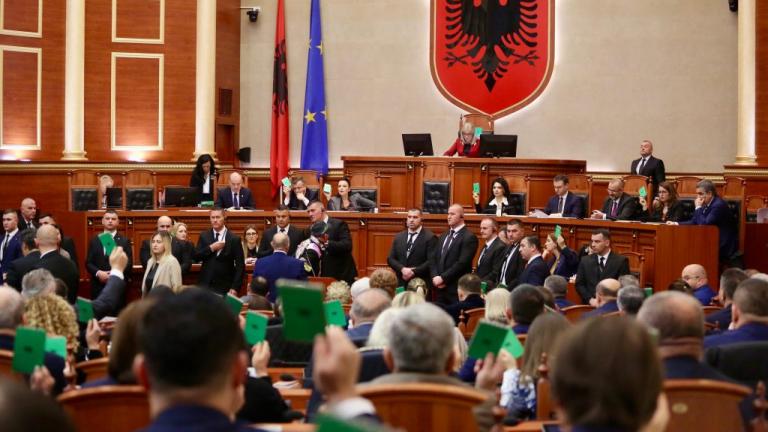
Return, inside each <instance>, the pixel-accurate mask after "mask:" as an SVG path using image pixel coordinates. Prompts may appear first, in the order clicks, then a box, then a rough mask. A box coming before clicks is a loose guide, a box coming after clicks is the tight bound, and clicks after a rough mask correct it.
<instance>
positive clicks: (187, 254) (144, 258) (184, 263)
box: [139, 216, 192, 274]
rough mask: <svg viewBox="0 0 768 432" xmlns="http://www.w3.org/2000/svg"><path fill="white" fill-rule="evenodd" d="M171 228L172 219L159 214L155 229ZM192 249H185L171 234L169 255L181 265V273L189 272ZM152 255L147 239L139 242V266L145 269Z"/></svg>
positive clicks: (169, 229) (164, 229)
mask: <svg viewBox="0 0 768 432" xmlns="http://www.w3.org/2000/svg"><path fill="white" fill-rule="evenodd" d="M171 228H173V220H172V219H171V218H169V217H168V216H160V217H159V218H157V231H158V232H160V231H165V232H170V231H171ZM191 252H192V251H191V250H190V249H185V248H184V246H183V245H182V244H181V242H180V241H178V240H176V237H174V236H171V255H173V256H174V258H176V260H177V261H178V262H179V265H180V266H181V274H187V273H189V269H190V268H192V253H191ZM151 256H152V251H151V250H150V247H149V239H147V240H144V241H142V242H141V249H140V250H139V259H140V260H141V266H142V267H143V268H144V270H146V269H147V263H148V262H149V258H150V257H151Z"/></svg>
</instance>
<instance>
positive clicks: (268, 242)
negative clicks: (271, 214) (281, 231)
mask: <svg viewBox="0 0 768 432" xmlns="http://www.w3.org/2000/svg"><path fill="white" fill-rule="evenodd" d="M277 230H278V226H277V225H274V226H273V227H272V228H269V229H267V230H264V233H263V234H262V235H261V241H260V242H259V251H258V252H256V257H257V258H264V257H265V256H269V255H272V252H274V251H273V250H272V238H273V237H275V234H277ZM304 234H305V233H304V230H303V229H300V228H298V227H297V226H296V225H294V224H290V225H288V238H289V239H290V240H291V248H290V249H289V250H288V255H290V256H295V255H296V248H297V247H299V244H301V242H303V241H304V240H306V238H307V237H305V236H304Z"/></svg>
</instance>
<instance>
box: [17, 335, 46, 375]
mask: <svg viewBox="0 0 768 432" xmlns="http://www.w3.org/2000/svg"><path fill="white" fill-rule="evenodd" d="M44 358H45V332H44V331H43V330H40V329H36V328H32V327H17V328H16V337H15V338H14V340H13V363H12V364H11V367H12V368H13V370H14V371H16V372H19V373H24V374H31V373H32V371H33V370H34V369H35V366H40V365H42V364H43V359H44Z"/></svg>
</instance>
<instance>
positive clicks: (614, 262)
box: [576, 251, 629, 304]
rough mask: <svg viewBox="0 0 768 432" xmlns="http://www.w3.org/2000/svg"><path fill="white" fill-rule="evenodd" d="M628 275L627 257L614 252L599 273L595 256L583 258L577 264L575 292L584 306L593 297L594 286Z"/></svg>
mask: <svg viewBox="0 0 768 432" xmlns="http://www.w3.org/2000/svg"><path fill="white" fill-rule="evenodd" d="M625 274H629V260H628V259H627V257H625V256H622V255H619V254H617V253H616V252H614V251H611V253H610V254H609V255H608V259H607V260H606V261H605V270H603V271H602V272H600V266H599V265H598V261H597V254H592V255H588V256H585V257H584V258H582V259H581V262H580V263H579V271H578V272H577V273H576V291H578V293H579V295H580V296H581V299H582V300H583V301H584V304H588V303H589V299H591V298H592V297H594V296H595V286H597V283H598V282H600V281H601V280H603V279H608V278H611V279H618V278H619V276H623V275H625Z"/></svg>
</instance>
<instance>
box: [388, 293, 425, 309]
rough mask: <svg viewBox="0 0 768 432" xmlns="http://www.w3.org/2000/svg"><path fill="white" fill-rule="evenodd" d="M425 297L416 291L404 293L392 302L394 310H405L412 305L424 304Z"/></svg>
mask: <svg viewBox="0 0 768 432" xmlns="http://www.w3.org/2000/svg"><path fill="white" fill-rule="evenodd" d="M425 301H426V300H424V297H423V296H422V295H421V294H417V293H416V292H414V291H403V292H401V293H400V294H398V295H396V296H395V298H394V299H393V300H392V307H393V308H405V307H408V306H410V305H415V304H419V303H424V302H425Z"/></svg>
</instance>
